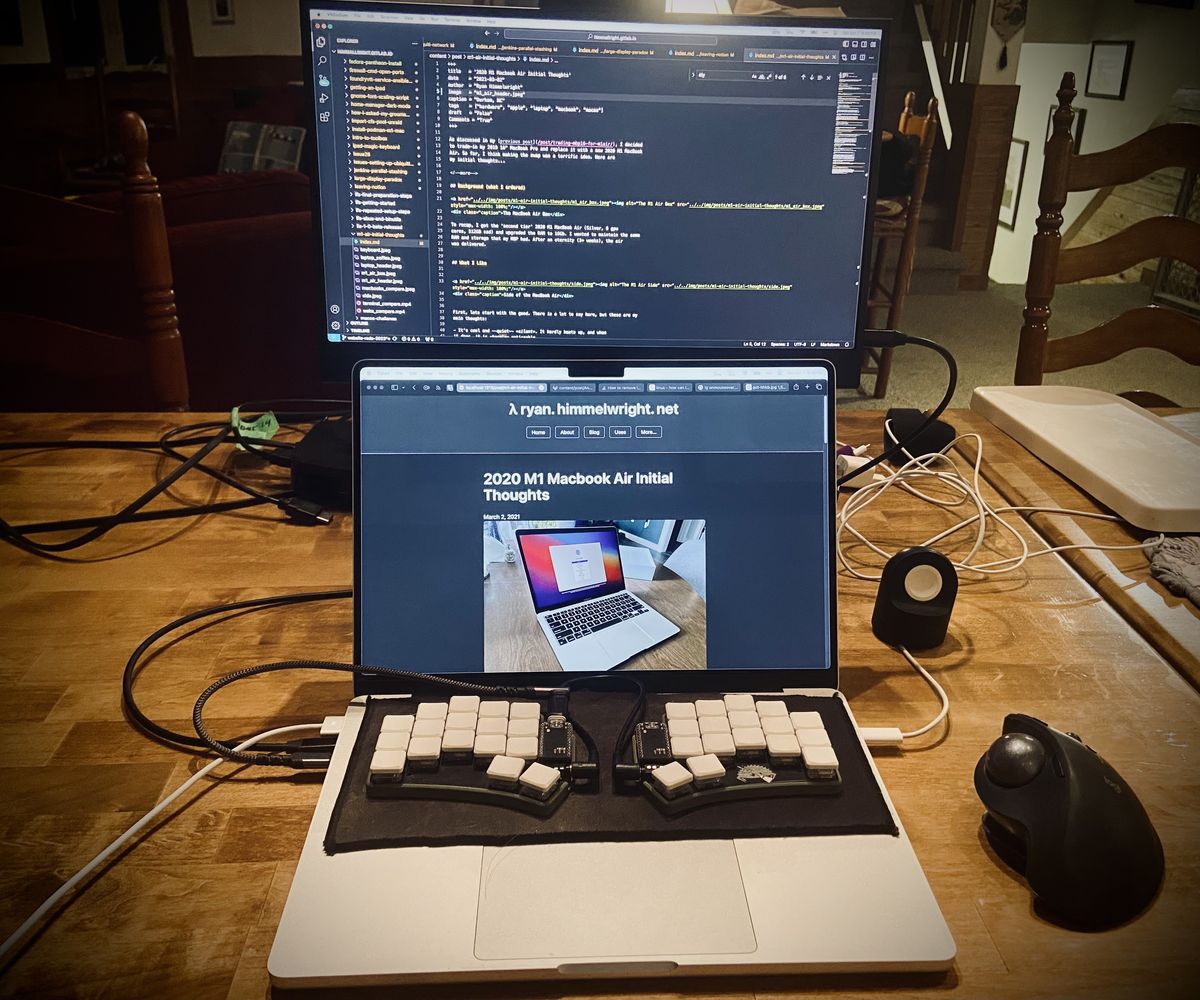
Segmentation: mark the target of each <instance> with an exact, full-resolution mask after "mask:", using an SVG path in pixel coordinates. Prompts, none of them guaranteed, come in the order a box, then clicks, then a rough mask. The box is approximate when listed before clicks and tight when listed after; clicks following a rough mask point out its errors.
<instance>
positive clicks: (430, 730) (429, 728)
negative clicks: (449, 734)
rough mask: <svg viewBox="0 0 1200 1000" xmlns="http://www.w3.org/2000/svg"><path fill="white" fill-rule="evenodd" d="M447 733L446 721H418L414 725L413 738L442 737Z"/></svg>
mask: <svg viewBox="0 0 1200 1000" xmlns="http://www.w3.org/2000/svg"><path fill="white" fill-rule="evenodd" d="M445 731H446V722H445V720H444V719H417V721H416V722H414V723H413V728H412V734H413V736H439V737H440V736H441V735H442V733H443V732H445Z"/></svg>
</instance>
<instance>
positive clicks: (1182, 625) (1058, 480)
mask: <svg viewBox="0 0 1200 1000" xmlns="http://www.w3.org/2000/svg"><path fill="white" fill-rule="evenodd" d="M1161 412H1163V413H1169V412H1171V411H1161ZM962 452H963V454H964V455H965V456H967V458H968V459H969V460H971V461H974V457H975V450H974V446H973V445H972V444H970V443H965V444H964V446H963V448H962ZM984 456H985V459H986V475H987V478H988V480H989V481H990V482H991V483H992V485H993V486H995V487H996V489H997V491H998V492H999V493H1000V495H1001V496H1003V497H1004V499H1005V501H1006V502H1007V503H1010V504H1012V505H1013V506H1022V507H1058V508H1062V509H1063V510H1083V511H1092V512H1095V513H1100V514H1111V513H1112V511H1110V510H1109V509H1108V508H1107V507H1105V506H1103V505H1102V504H1099V503H1097V502H1096V501H1095V500H1093V499H1092V498H1091V497H1090V496H1088V494H1086V493H1084V492H1083V491H1082V490H1081V489H1079V487H1077V486H1076V485H1075V484H1074V483H1072V482H1071V481H1070V480H1068V479H1065V478H1063V477H1062V476H1060V475H1059V474H1058V473H1057V472H1055V471H1054V470H1053V469H1052V468H1050V466H1048V465H1046V464H1045V463H1044V462H1042V461H1041V460H1040V459H1038V458H1037V457H1036V456H1035V455H1033V453H1032V452H1030V451H1029V450H1028V449H1027V448H1026V447H1025V446H1024V445H1022V444H1021V443H1020V442H1018V441H1014V440H1013V439H1012V438H1010V437H1009V436H1008V435H1007V434H1001V433H999V432H996V433H994V434H993V435H992V436H991V437H989V438H987V439H986V442H985V445H984ZM1029 520H1030V522H1031V523H1032V524H1033V526H1034V527H1035V528H1036V529H1037V530H1038V532H1039V534H1041V535H1042V536H1043V537H1044V538H1045V539H1046V541H1047V542H1048V543H1049V544H1051V545H1056V546H1057V545H1130V544H1133V543H1136V542H1144V541H1146V540H1147V539H1149V538H1152V537H1154V532H1150V531H1142V530H1141V529H1139V528H1134V527H1132V526H1131V525H1129V524H1126V523H1125V522H1123V521H1105V520H1099V519H1094V518H1081V517H1071V516H1069V515H1062V514H1041V513H1034V514H1030V515H1029ZM1062 558H1063V559H1065V560H1066V561H1067V562H1068V563H1069V564H1070V565H1071V567H1072V568H1073V569H1074V570H1075V571H1076V572H1077V573H1079V575H1080V576H1082V577H1083V578H1084V579H1085V580H1086V581H1087V582H1088V583H1090V584H1091V585H1092V586H1093V587H1094V588H1095V589H1096V590H1097V591H1098V592H1099V593H1100V594H1101V595H1102V596H1103V597H1104V598H1105V599H1106V600H1108V601H1109V602H1110V603H1111V604H1112V605H1113V607H1114V608H1116V609H1117V611H1118V612H1119V613H1120V614H1121V615H1122V617H1124V618H1125V620H1126V621H1128V622H1129V623H1130V624H1131V625H1132V626H1133V627H1134V628H1135V629H1137V631H1138V632H1139V633H1141V635H1142V636H1144V637H1145V639H1146V641H1147V642H1149V643H1150V644H1151V645H1152V646H1153V647H1154V648H1155V649H1157V650H1158V652H1159V653H1160V654H1162V656H1164V657H1165V658H1166V659H1167V661H1168V662H1170V663H1171V664H1173V665H1174V666H1175V667H1176V669H1178V670H1179V671H1181V672H1182V673H1183V674H1184V675H1185V676H1186V677H1188V678H1189V679H1190V680H1191V682H1192V683H1193V684H1195V685H1196V686H1197V687H1200V608H1197V607H1196V605H1194V604H1193V603H1192V602H1191V601H1189V600H1188V599H1187V598H1186V597H1178V596H1176V595H1175V594H1172V593H1171V592H1170V591H1169V590H1167V588H1166V587H1164V586H1163V585H1162V584H1161V583H1159V582H1158V581H1157V580H1155V579H1154V578H1153V577H1152V576H1151V575H1150V564H1149V561H1148V559H1147V558H1146V555H1145V553H1143V552H1140V551H1137V550H1125V551H1120V550H1108V551H1104V550H1099V549H1087V548H1083V549H1070V550H1068V551H1066V552H1063V554H1062Z"/></svg>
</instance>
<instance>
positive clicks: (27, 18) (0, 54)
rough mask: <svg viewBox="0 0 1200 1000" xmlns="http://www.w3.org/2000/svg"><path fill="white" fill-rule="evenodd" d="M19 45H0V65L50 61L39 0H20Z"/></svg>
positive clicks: (44, 19) (44, 21)
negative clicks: (20, 42) (21, 39)
mask: <svg viewBox="0 0 1200 1000" xmlns="http://www.w3.org/2000/svg"><path fill="white" fill-rule="evenodd" d="M20 10H21V34H22V37H23V39H24V42H23V44H21V45H0V65H6V66H17V65H29V64H32V63H48V62H49V61H50V45H49V43H48V42H47V40H46V18H45V15H44V14H43V13H42V2H41V0H21V3H20Z"/></svg>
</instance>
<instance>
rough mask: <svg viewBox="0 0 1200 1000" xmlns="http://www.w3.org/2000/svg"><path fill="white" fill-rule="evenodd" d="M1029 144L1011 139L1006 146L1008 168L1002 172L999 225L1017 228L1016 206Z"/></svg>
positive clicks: (1018, 203)
mask: <svg viewBox="0 0 1200 1000" xmlns="http://www.w3.org/2000/svg"><path fill="white" fill-rule="evenodd" d="M1028 156H1029V143H1028V142H1026V141H1025V140H1024V139H1012V140H1010V141H1009V144H1008V167H1007V168H1006V169H1005V171H1004V190H1003V191H1002V192H1001V193H1000V219H999V222H1000V225H1002V226H1003V227H1004V228H1005V229H1016V228H1017V206H1018V205H1020V204H1021V182H1022V181H1024V180H1025V160H1026V159H1027V158H1028Z"/></svg>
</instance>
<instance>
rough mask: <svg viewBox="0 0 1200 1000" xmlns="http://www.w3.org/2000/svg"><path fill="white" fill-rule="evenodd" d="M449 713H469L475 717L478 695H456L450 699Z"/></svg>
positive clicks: (477, 709) (477, 707) (477, 708)
mask: <svg viewBox="0 0 1200 1000" xmlns="http://www.w3.org/2000/svg"><path fill="white" fill-rule="evenodd" d="M450 711H451V712H470V713H471V714H472V715H476V714H478V712H479V695H477V694H456V695H455V696H454V697H453V698H451V699H450Z"/></svg>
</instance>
